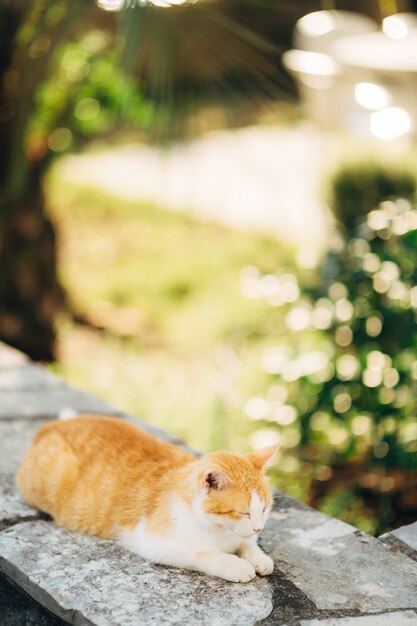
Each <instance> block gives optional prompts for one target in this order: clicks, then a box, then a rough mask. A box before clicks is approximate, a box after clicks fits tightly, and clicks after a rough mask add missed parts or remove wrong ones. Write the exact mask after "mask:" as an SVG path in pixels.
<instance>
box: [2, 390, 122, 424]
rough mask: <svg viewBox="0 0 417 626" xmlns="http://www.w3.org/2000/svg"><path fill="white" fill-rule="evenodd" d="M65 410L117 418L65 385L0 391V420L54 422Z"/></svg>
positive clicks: (103, 405)
mask: <svg viewBox="0 0 417 626" xmlns="http://www.w3.org/2000/svg"><path fill="white" fill-rule="evenodd" d="M66 407H70V408H72V409H74V410H75V411H80V412H83V411H86V412H88V411H91V412H93V413H107V414H109V415H121V412H120V411H117V410H116V409H114V408H113V407H111V406H110V405H108V404H106V403H105V402H103V401H102V400H99V399H98V398H95V397H94V396H91V395H89V394H88V393H85V392H84V391H80V390H78V389H71V388H70V387H67V386H65V385H63V386H62V387H56V388H55V387H52V388H49V389H40V390H30V389H29V390H26V389H24V390H21V391H19V390H11V391H2V390H0V419H19V418H28V417H30V418H39V417H45V418H56V417H57V416H58V414H59V412H60V411H61V410H62V409H63V408H66Z"/></svg>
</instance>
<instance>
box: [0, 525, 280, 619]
mask: <svg viewBox="0 0 417 626" xmlns="http://www.w3.org/2000/svg"><path fill="white" fill-rule="evenodd" d="M0 571H3V572H4V573H5V574H6V575H7V576H9V577H10V578H11V579H12V580H14V581H15V582H17V583H18V584H19V586H20V587H22V588H23V589H24V590H25V591H27V592H28V593H29V594H30V595H31V596H32V597H33V598H35V599H36V600H37V601H38V602H40V603H41V604H42V605H43V606H45V607H47V608H48V609H49V610H51V611H52V612H53V613H55V614H57V615H59V616H60V617H62V618H63V619H66V620H67V621H68V622H69V623H71V624H77V626H85V625H87V624H88V625H89V626H90V625H91V624H92V623H93V624H95V625H97V626H151V625H152V626H155V624H158V626H159V625H161V626H165V625H174V624H175V625H176V626H180V625H185V624H190V625H191V624H195V625H197V624H198V626H236V625H237V624H239V626H252V625H253V624H255V623H256V622H257V621H259V620H261V619H263V618H265V617H267V616H268V614H269V613H270V612H271V610H272V591H271V587H270V585H269V583H268V582H267V580H266V579H261V578H257V579H256V580H255V581H253V582H251V583H248V584H245V585H238V584H231V583H227V582H225V581H221V580H220V579H216V578H211V577H209V576H204V575H200V574H197V573H195V572H193V573H191V572H185V571H182V570H178V569H171V568H164V567H161V566H156V565H152V564H149V563H147V562H145V561H143V560H142V559H141V558H139V557H138V556H136V555H135V554H133V553H130V552H128V551H125V550H123V549H122V548H120V547H118V546H117V545H116V544H114V543H113V542H111V541H105V540H101V539H96V538H93V537H88V536H87V535H82V534H80V533H71V532H68V531H66V530H63V529H61V528H57V527H56V526H55V525H53V524H52V523H51V522H41V521H40V522H27V523H25V524H19V525H17V526H13V527H12V528H9V529H7V530H5V531H3V532H2V533H0Z"/></svg>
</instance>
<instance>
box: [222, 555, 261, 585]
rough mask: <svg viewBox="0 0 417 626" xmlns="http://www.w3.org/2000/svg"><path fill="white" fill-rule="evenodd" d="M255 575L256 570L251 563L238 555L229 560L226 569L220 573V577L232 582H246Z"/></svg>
mask: <svg viewBox="0 0 417 626" xmlns="http://www.w3.org/2000/svg"><path fill="white" fill-rule="evenodd" d="M255 576H256V572H255V569H254V567H253V565H251V563H249V561H246V560H245V559H241V558H239V557H238V556H236V557H235V558H234V560H233V561H230V562H229V564H228V567H227V571H225V572H224V573H223V574H222V578H224V579H225V580H229V581H230V582H232V583H248V582H249V581H250V580H252V579H253V578H255Z"/></svg>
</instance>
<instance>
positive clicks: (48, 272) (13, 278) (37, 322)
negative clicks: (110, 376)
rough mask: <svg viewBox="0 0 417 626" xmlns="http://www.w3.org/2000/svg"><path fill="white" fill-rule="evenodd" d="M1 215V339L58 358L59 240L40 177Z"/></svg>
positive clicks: (35, 356)
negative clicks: (49, 216) (56, 347)
mask: <svg viewBox="0 0 417 626" xmlns="http://www.w3.org/2000/svg"><path fill="white" fill-rule="evenodd" d="M4 208H5V209H6V210H5V211H4V213H3V215H2V216H1V217H0V339H1V340H3V341H5V342H7V343H9V344H11V345H13V346H15V347H16V348H19V349H20V350H23V351H24V352H26V353H27V354H28V355H29V356H30V357H31V358H33V359H36V360H43V361H50V360H53V359H54V356H55V330H54V320H55V316H56V314H57V312H58V310H59V308H60V307H61V305H62V302H63V297H62V295H63V294H62V290H61V288H60V286H59V283H58V280H57V272H56V261H57V259H56V239H55V233H54V229H53V226H52V224H51V222H50V220H49V219H48V218H47V216H46V215H45V204H44V196H43V192H42V188H41V181H40V177H39V176H37V175H35V176H33V177H31V184H30V185H29V186H28V188H27V190H26V193H25V196H24V197H23V199H20V200H19V201H18V202H16V203H13V204H12V203H9V204H8V206H5V207H4Z"/></svg>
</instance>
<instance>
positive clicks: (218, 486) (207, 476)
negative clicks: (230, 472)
mask: <svg viewBox="0 0 417 626" xmlns="http://www.w3.org/2000/svg"><path fill="white" fill-rule="evenodd" d="M229 481H230V479H229V478H228V477H227V476H226V474H225V473H224V472H222V471H221V470H218V469H209V470H207V471H206V472H204V474H203V478H202V484H203V488H204V490H205V491H206V492H207V493H208V492H209V491H221V490H222V489H224V488H225V487H226V485H227V484H228V483H229Z"/></svg>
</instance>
